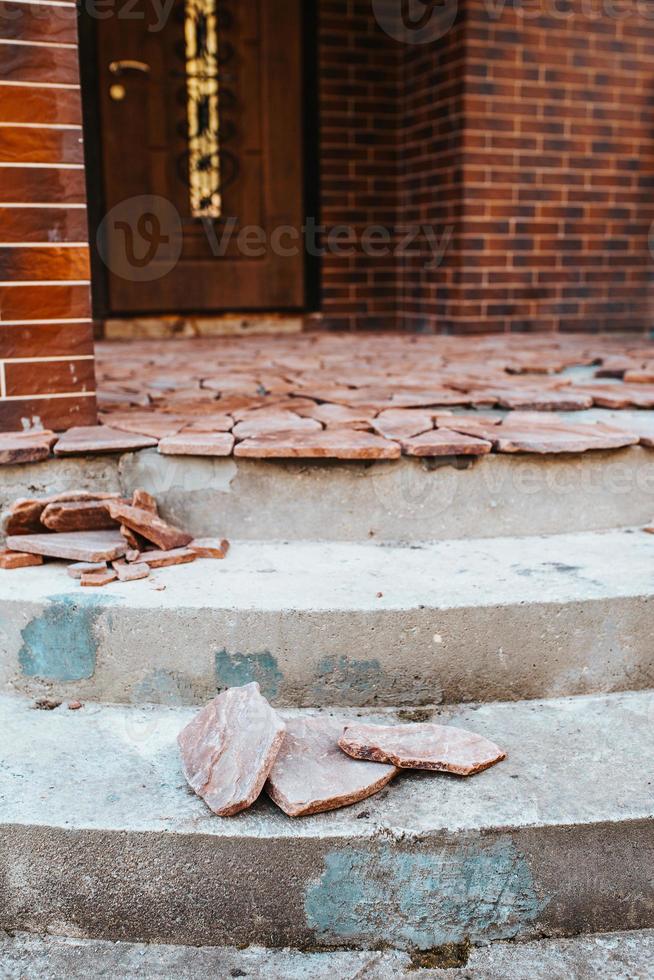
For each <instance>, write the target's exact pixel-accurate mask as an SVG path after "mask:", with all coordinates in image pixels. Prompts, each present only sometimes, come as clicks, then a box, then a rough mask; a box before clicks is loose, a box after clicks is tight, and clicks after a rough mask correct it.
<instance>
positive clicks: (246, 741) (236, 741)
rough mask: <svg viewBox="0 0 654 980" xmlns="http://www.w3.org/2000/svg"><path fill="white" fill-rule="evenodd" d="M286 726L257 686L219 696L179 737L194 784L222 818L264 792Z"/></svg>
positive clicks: (232, 690)
mask: <svg viewBox="0 0 654 980" xmlns="http://www.w3.org/2000/svg"><path fill="white" fill-rule="evenodd" d="M285 727H286V726H285V725H284V722H283V721H282V719H281V718H280V717H279V715H278V714H277V712H276V711H274V710H273V708H271V706H270V705H269V704H268V702H267V701H266V699H265V698H264V697H263V696H262V695H261V693H260V691H259V685H258V684H256V683H252V684H246V685H245V686H244V687H232V688H230V689H229V690H228V691H225V692H223V694H219V695H218V697H217V698H214V699H213V701H210V702H209V704H208V705H206V707H204V708H203V709H202V711H201V712H200V713H199V714H198V715H196V717H195V718H194V719H193V721H192V722H191V723H190V724H188V725H187V726H186V728H184V729H183V730H182V731H181V732H180V734H179V736H178V738H177V741H178V744H179V748H180V751H181V754H182V766H183V769H184V775H185V776H186V779H187V781H188V783H189V785H190V786H191V787H192V789H193V790H194V791H195V792H196V793H197V794H198V796H200V797H202V799H203V800H204V802H205V803H206V804H207V806H208V807H209V808H210V809H211V810H213V812H214V813H217V814H218V816H220V817H230V816H233V815H234V814H236V813H240V812H241V810H245V809H247V807H249V806H251V805H252V804H253V803H254V801H255V800H256V799H257V798H258V796H259V794H260V793H261V790H262V789H263V786H264V783H265V782H266V779H267V778H268V774H269V772H270V770H271V768H272V766H273V763H274V761H275V758H276V756H277V753H278V752H279V750H280V747H281V745H282V742H283V740H284V732H285Z"/></svg>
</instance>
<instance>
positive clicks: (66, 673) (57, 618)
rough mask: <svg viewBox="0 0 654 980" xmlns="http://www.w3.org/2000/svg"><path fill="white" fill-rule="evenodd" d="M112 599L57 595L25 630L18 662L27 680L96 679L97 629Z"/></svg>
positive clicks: (49, 599)
mask: <svg viewBox="0 0 654 980" xmlns="http://www.w3.org/2000/svg"><path fill="white" fill-rule="evenodd" d="M112 601H114V600H113V598H112V597H106V598H105V597H103V599H102V600H100V601H98V597H96V596H79V597H78V596H75V597H73V596H70V595H55V596H50V597H49V598H48V603H49V604H48V605H47V606H46V607H45V609H44V610H43V612H42V613H41V614H40V615H39V616H36V617H35V618H34V619H32V620H31V622H29V623H28V624H27V626H26V627H25V628H24V629H23V630H21V636H22V638H23V645H22V647H21V648H20V650H19V651H18V662H19V664H20V668H21V670H22V672H23V674H24V675H25V676H26V677H40V678H42V679H43V680H49V681H50V680H52V681H81V680H85V679H86V678H88V677H93V674H94V672H95V662H96V655H97V640H96V637H95V626H96V623H97V621H98V619H99V617H100V616H101V615H102V613H103V612H104V610H105V608H106V604H107V603H108V602H112Z"/></svg>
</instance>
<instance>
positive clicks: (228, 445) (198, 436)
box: [159, 429, 234, 456]
mask: <svg viewBox="0 0 654 980" xmlns="http://www.w3.org/2000/svg"><path fill="white" fill-rule="evenodd" d="M233 446H234V436H233V435H232V434H231V433H230V432H192V431H190V430H188V429H187V430H185V431H184V432H178V433H177V435H174V436H166V437H165V438H164V439H162V440H161V441H160V442H159V452H160V453H163V454H164V455H167V456H231V453H232V448H233Z"/></svg>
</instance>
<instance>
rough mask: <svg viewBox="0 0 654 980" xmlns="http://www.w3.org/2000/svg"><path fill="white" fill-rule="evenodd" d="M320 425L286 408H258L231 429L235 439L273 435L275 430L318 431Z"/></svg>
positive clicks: (320, 427)
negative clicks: (280, 409)
mask: <svg viewBox="0 0 654 980" xmlns="http://www.w3.org/2000/svg"><path fill="white" fill-rule="evenodd" d="M321 430H322V426H321V424H320V422H318V421H317V420H316V419H314V418H309V417H303V416H300V415H296V414H295V412H289V411H286V410H282V411H279V410H278V411H274V410H272V409H264V408H262V409H260V410H259V411H256V412H252V413H251V414H250V415H248V416H247V418H245V419H244V420H243V421H242V422H238V423H237V424H236V425H235V426H234V429H233V433H234V435H235V436H236V438H237V439H251V438H257V437H258V436H267V435H274V434H275V433H277V432H320V431H321Z"/></svg>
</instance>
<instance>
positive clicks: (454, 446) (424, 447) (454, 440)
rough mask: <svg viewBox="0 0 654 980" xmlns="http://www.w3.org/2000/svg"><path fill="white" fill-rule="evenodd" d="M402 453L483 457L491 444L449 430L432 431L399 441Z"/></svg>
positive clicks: (490, 447)
mask: <svg viewBox="0 0 654 980" xmlns="http://www.w3.org/2000/svg"><path fill="white" fill-rule="evenodd" d="M401 446H402V452H403V453H405V454H406V455H407V456H485V455H486V453H489V452H490V451H491V449H492V448H493V447H492V444H491V443H490V442H488V441H487V440H485V439H476V438H474V436H466V435H463V434H462V433H458V432H452V431H451V429H433V430H432V431H430V432H423V433H422V434H421V435H418V436H414V437H413V438H411V439H402V440H401Z"/></svg>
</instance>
